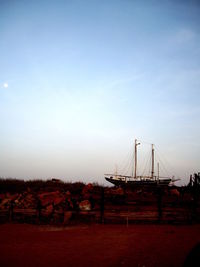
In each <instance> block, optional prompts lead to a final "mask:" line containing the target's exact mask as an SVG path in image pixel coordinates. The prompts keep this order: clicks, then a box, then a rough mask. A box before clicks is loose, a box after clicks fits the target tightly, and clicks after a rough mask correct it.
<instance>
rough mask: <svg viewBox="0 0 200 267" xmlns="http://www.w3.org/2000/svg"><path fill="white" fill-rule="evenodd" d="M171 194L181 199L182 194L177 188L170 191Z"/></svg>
mask: <svg viewBox="0 0 200 267" xmlns="http://www.w3.org/2000/svg"><path fill="white" fill-rule="evenodd" d="M170 194H171V195H172V196H177V197H180V192H179V191H178V190H177V189H176V188H174V189H171V190H170Z"/></svg>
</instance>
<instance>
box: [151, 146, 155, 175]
mask: <svg viewBox="0 0 200 267" xmlns="http://www.w3.org/2000/svg"><path fill="white" fill-rule="evenodd" d="M151 151H152V166H151V178H152V179H153V177H154V147H153V144H152V150H151Z"/></svg>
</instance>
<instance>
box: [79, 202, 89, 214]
mask: <svg viewBox="0 0 200 267" xmlns="http://www.w3.org/2000/svg"><path fill="white" fill-rule="evenodd" d="M79 209H80V210H82V211H84V210H85V211H89V210H91V203H90V201H89V200H83V201H81V202H80V203H79Z"/></svg>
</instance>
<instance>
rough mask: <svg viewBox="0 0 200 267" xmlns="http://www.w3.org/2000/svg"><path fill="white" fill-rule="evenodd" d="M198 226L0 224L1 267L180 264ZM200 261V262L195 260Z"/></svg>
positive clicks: (197, 237)
mask: <svg viewBox="0 0 200 267" xmlns="http://www.w3.org/2000/svg"><path fill="white" fill-rule="evenodd" d="M198 242H200V225H186V226H184V225H178V226H175V225H129V226H128V227H127V226H125V225H91V226H75V227H72V226H71V227H65V228H62V227H53V226H35V225H27V224H3V225H0V266H1V267H4V266H13V267H18V266H20V267H32V266H34V267H35V266H38V267H40V266H41V267H64V266H65V267H66V266H74V267H79V266H81V267H84V266H85V267H90V266H95V267H96V266H101V267H104V266H137V267H157V266H159V267H160V266H163V267H165V266H166V267H167V266H176V267H178V266H183V264H184V261H185V259H186V257H187V255H188V254H189V252H190V251H191V250H192V248H193V247H194V246H195V245H196V244H197V243H198ZM197 266H200V265H197Z"/></svg>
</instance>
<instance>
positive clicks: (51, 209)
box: [45, 205, 53, 215]
mask: <svg viewBox="0 0 200 267" xmlns="http://www.w3.org/2000/svg"><path fill="white" fill-rule="evenodd" d="M45 212H46V214H47V215H50V214H52V212H53V205H49V206H47V207H46V209H45Z"/></svg>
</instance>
